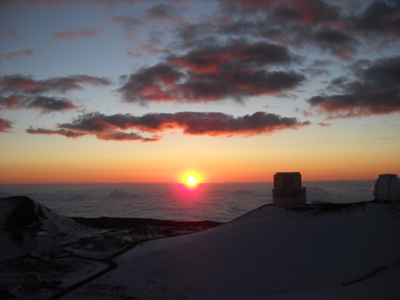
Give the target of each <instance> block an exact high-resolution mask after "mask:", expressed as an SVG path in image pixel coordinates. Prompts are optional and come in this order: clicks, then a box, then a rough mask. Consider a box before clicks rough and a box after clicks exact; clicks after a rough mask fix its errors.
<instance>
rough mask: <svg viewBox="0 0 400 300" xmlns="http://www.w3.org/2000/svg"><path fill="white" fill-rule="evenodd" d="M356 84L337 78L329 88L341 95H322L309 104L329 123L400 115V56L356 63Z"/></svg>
mask: <svg viewBox="0 0 400 300" xmlns="http://www.w3.org/2000/svg"><path fill="white" fill-rule="evenodd" d="M351 70H352V71H353V73H354V76H355V78H356V79H355V80H350V79H346V78H344V77H339V78H335V79H334V80H332V82H331V83H330V85H329V89H330V90H335V91H338V92H340V93H338V94H332V95H328V94H321V95H318V96H314V97H312V98H310V99H308V100H307V101H308V102H309V103H310V105H311V107H314V108H317V109H318V110H319V112H320V113H324V114H327V117H328V119H332V118H350V117H361V116H368V115H382V114H390V113H395V112H400V56H396V57H390V58H382V59H378V60H376V61H374V62H367V61H361V62H355V63H354V64H353V66H352V68H351Z"/></svg>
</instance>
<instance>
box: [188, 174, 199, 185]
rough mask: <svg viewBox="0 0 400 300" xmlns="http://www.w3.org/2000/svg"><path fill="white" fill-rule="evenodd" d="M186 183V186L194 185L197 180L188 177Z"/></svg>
mask: <svg viewBox="0 0 400 300" xmlns="http://www.w3.org/2000/svg"><path fill="white" fill-rule="evenodd" d="M186 182H187V183H188V184H190V185H195V184H196V183H197V179H196V177H194V176H189V177H188V178H187V179H186Z"/></svg>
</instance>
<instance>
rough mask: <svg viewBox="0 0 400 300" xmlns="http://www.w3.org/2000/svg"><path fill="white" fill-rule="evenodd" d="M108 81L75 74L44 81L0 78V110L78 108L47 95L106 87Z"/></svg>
mask: <svg viewBox="0 0 400 300" xmlns="http://www.w3.org/2000/svg"><path fill="white" fill-rule="evenodd" d="M110 84H111V81H110V80H109V79H107V78H103V77H94V76H88V75H75V76H69V77H56V78H50V79H47V80H34V79H32V78H31V77H29V76H23V75H5V76H2V77H0V109H1V108H5V109H22V108H39V109H42V110H43V111H46V112H49V111H60V110H70V109H76V108H78V107H77V106H75V105H74V104H73V103H72V102H71V101H70V100H68V99H66V98H64V97H55V96H47V94H54V93H55V94H57V93H61V94H63V93H66V92H69V91H72V90H82V89H83V86H84V85H93V86H106V85H110Z"/></svg>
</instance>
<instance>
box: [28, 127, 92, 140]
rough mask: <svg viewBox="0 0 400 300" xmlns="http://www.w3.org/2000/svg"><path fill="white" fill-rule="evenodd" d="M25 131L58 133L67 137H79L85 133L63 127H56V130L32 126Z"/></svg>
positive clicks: (31, 132)
mask: <svg viewBox="0 0 400 300" xmlns="http://www.w3.org/2000/svg"><path fill="white" fill-rule="evenodd" d="M26 132H27V133H30V134H49V135H50V134H59V135H63V136H66V137H68V138H77V137H81V136H84V135H86V134H87V133H83V132H74V131H71V130H65V129H58V130H49V129H43V128H36V129H35V128H33V127H29V128H28V129H27V130H26Z"/></svg>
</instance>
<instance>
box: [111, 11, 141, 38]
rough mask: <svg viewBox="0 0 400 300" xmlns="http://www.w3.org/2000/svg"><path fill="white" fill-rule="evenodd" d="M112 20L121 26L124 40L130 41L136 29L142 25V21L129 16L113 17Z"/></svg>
mask: <svg viewBox="0 0 400 300" xmlns="http://www.w3.org/2000/svg"><path fill="white" fill-rule="evenodd" d="M112 20H113V21H114V22H116V23H118V24H121V25H122V27H123V29H124V30H125V37H126V39H128V40H129V39H132V38H133V36H134V33H135V31H136V30H137V28H138V27H139V26H140V25H142V24H143V21H142V20H141V19H140V18H137V17H130V16H115V17H112Z"/></svg>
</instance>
